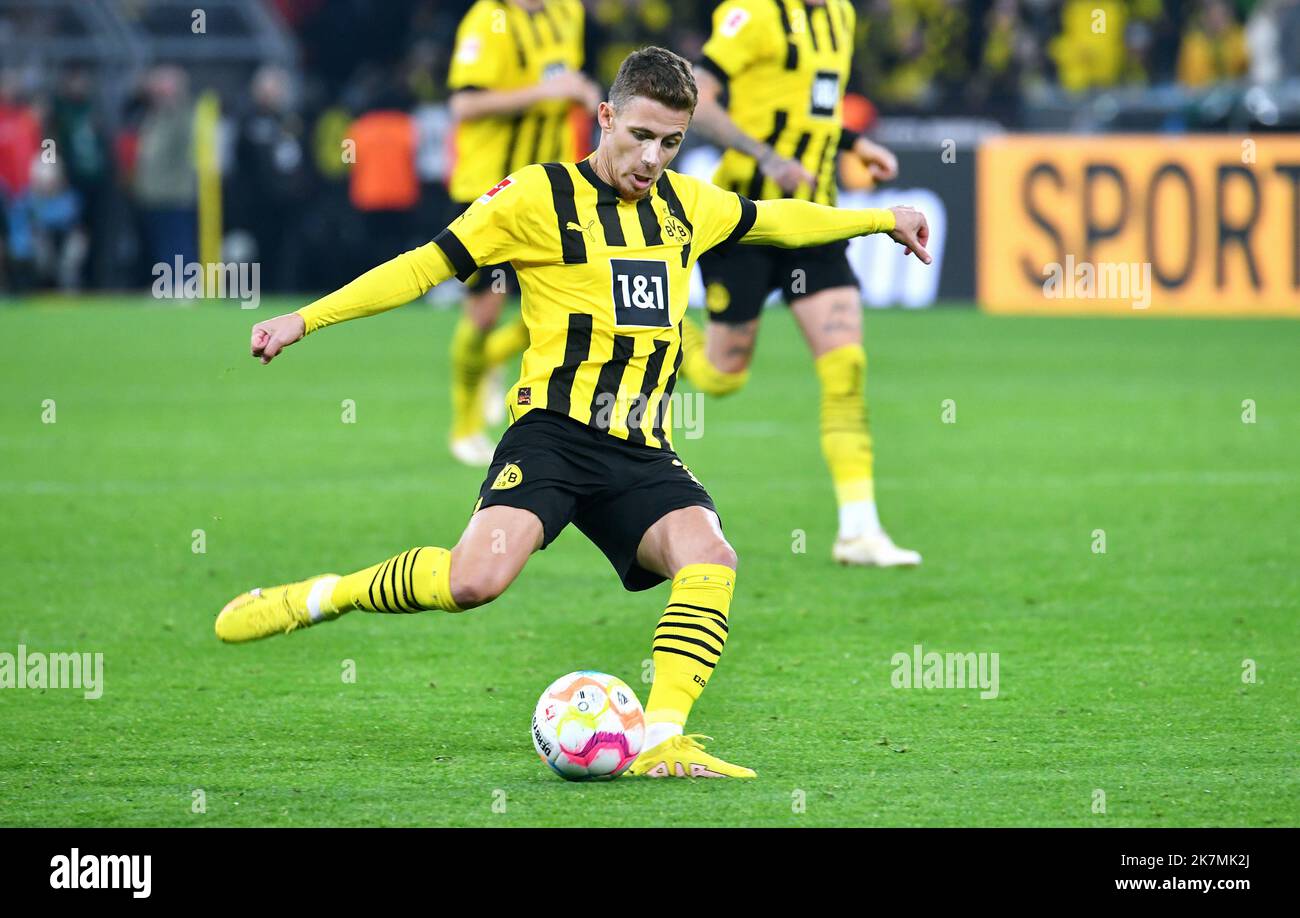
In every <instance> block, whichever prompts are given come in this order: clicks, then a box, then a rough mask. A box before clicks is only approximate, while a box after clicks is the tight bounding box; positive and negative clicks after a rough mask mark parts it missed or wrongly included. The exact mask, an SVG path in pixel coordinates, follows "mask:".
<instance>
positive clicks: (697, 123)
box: [691, 66, 817, 194]
mask: <svg viewBox="0 0 1300 918" xmlns="http://www.w3.org/2000/svg"><path fill="white" fill-rule="evenodd" d="M695 85H696V86H697V87H698V89H699V102H698V103H697V104H696V106H695V114H694V115H693V116H692V118H691V127H692V128H694V129H695V130H697V131H698V132H699V133H701V134H703V135H704V136H705V137H706V138H707V139H709V140H711V141H713V142H714V143H716V144H718V145H719V146H721V147H722V148H723V149H724V150H738V151H740V152H741V153H744V154H745V155H747V156H752V157H754V159H756V160H757V161H758V167H759V168H760V169H761V170H763V175H765V176H766V177H767V178H770V179H771V180H772V181H774V182H776V184H777V186H778V187H780V189H781V190H782V191H784V192H785V193H786V194H794V193H795V192H796V191H797V190H798V189H799V187H800V186H806V187H809V188H811V187H813V186H814V185H816V184H817V176H815V175H813V174H812V173H811V172H809V171H808V170H807V169H805V168H804V167H803V165H802V164H801V163H800V162H799V161H798V160H795V159H787V158H786V157H784V156H780V155H778V154H777V152H776V150H774V149H772V148H771V147H770V146H768V145H767V144H765V143H763V141H761V140H758V139H757V138H754V137H750V136H749V135H748V134H746V133H745V132H744V131H742V130H741V129H740V127H739V126H738V125H737V124H736V122H735V121H733V120H732V118H731V115H729V114H728V113H727V110H726V109H724V108H723V107H722V104H721V102H720V101H719V99H720V97H721V95H722V83H721V82H719V80H718V78H717V77H716V76H714V75H713V74H712V73H710V72H709V71H708V70H706V69H704V68H703V67H699V66H697V67H696V68H695Z"/></svg>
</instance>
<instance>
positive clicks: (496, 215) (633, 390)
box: [298, 160, 894, 448]
mask: <svg viewBox="0 0 1300 918" xmlns="http://www.w3.org/2000/svg"><path fill="white" fill-rule="evenodd" d="M893 229H894V215H893V213H892V212H890V211H888V210H874V209H854V208H839V207H826V206H823V205H820V204H816V203H813V202H810V201H797V200H770V201H758V202H754V201H751V200H750V199H749V198H747V197H745V196H744V195H741V194H735V193H733V192H730V191H727V190H725V189H723V188H719V187H718V186H717V185H713V184H710V183H709V182H705V181H701V180H700V179H696V178H692V177H690V176H686V175H679V174H678V173H676V172H672V171H665V172H664V174H663V175H662V176H660V178H659V180H658V182H656V183H655V185H654V186H653V188H652V189H651V192H650V194H649V195H648V196H647V197H645V198H642V199H640V200H637V201H625V200H623V199H622V198H620V197H619V196H618V194H617V193H616V192H615V190H614V189H613V188H612V187H611V186H609V185H608V184H606V183H605V182H604V181H603V180H602V179H601V178H600V177H599V176H598V175H597V174H596V172H595V170H594V169H593V168H592V166H591V162H590V160H586V161H583V162H579V163H558V162H553V163H542V164H540V165H531V166H525V167H524V168H522V169H520V170H519V171H517V172H515V173H513V174H511V175H509V176H507V177H506V178H504V179H502V180H501V181H500V182H498V183H497V184H496V185H495V186H493V187H492V188H490V189H489V190H488V191H487V192H485V193H484V194H483V195H482V196H481V197H479V198H478V199H477V200H476V201H474V202H473V203H472V204H471V205H470V206H469V207H468V208H467V209H466V210H465V212H464V213H462V214H461V215H460V216H459V217H457V218H456V219H455V220H454V221H452V223H451V225H450V226H448V227H447V228H446V229H445V230H443V231H442V232H441V233H439V234H438V235H437V236H435V237H434V239H433V241H432V242H429V243H427V244H425V245H422V246H420V247H419V248H416V249H412V250H411V251H409V252H403V253H402V254H401V255H398V256H397V257H396V258H393V259H390V260H389V261H386V262H384V263H383V264H382V265H379V266H378V267H375V268H372V269H371V270H369V271H367V272H366V273H365V274H363V275H361V276H360V277H358V278H357V279H356V280H354V281H352V282H351V283H349V284H347V285H346V286H344V287H341V288H340V289H338V290H335V291H334V292H333V293H330V294H328V295H326V296H324V297H321V298H320V299H319V300H317V301H316V302H314V303H312V304H310V305H308V306H304V307H303V308H302V309H299V310H298V315H300V316H301V317H302V320H303V332H304V334H311V333H312V332H315V331H317V330H319V329H321V328H325V327H326V326H329V325H333V324H334V323H336V322H343V321H346V320H348V319H355V318H360V317H362V316H370V315H375V314H377V313H380V312H383V311H385V310H388V309H392V308H394V307H396V306H401V305H402V304H403V303H407V302H410V301H411V300H413V299H414V298H415V297H417V296H419V295H420V294H422V293H424V292H425V291H427V290H428V289H429V288H430V287H433V286H434V285H436V284H440V283H442V282H443V281H445V280H448V279H450V278H451V277H459V278H460V279H461V280H464V279H466V278H468V277H469V276H470V275H472V274H473V273H474V272H475V271H477V270H478V269H479V268H481V267H483V266H485V265H494V264H499V263H501V262H509V263H510V264H511V265H513V266H514V268H515V271H516V272H517V273H518V275H519V286H520V289H521V291H522V295H523V297H522V298H523V302H522V310H523V317H524V321H525V323H526V324H527V326H528V337H529V345H528V350H527V351H525V352H524V359H523V367H522V370H521V373H520V378H519V381H518V382H517V383H516V384H515V385H514V386H513V387H512V388H511V389H510V392H509V397H508V405H509V407H510V411H511V416H512V420H518V419H519V418H520V417H521V416H523V415H524V414H526V413H527V412H529V411H532V410H533V409H536V408H545V409H548V410H550V411H555V412H559V413H560V414H565V415H568V416H569V417H571V418H575V419H577V420H578V421H581V422H583V423H584V424H588V425H590V426H592V427H595V428H597V429H599V430H602V431H605V432H607V433H609V434H612V435H613V436H616V437H620V438H622V439H625V440H628V441H629V442H632V443H638V444H643V445H646V446H649V447H655V448H670V447H671V442H670V438H671V430H672V402H671V398H672V394H673V387H674V384H675V382H676V380H677V370H678V368H679V367H680V366H681V362H682V349H681V348H682V339H681V322H682V318H683V315H684V314H685V312H686V301H687V296H688V293H689V285H690V277H691V271H692V270H693V269H694V266H695V262H696V260H697V259H698V258H699V257H700V255H702V254H703V253H704V252H706V251H708V250H709V249H712V248H714V247H716V246H722V245H730V244H732V243H734V242H744V243H751V244H754V245H776V246H782V247H785V248H796V247H805V246H816V245H825V244H826V243H829V242H836V241H838V240H841V239H851V238H852V237H854V236H861V235H864V234H867V233H876V232H888V231H890V230H893Z"/></svg>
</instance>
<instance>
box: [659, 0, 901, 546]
mask: <svg viewBox="0 0 1300 918" xmlns="http://www.w3.org/2000/svg"><path fill="white" fill-rule="evenodd" d="M855 18H856V17H855V14H854V10H853V4H852V3H850V2H849V0H808V2H807V3H804V2H803V0H730V2H727V3H723V4H722V5H721V6H719V7H718V9H717V10H716V11H715V13H714V19H713V33H712V35H711V36H710V37H709V40H708V42H707V43H705V45H704V48H703V57H702V59H701V61H700V63H699V65H698V66H697V68H696V72H695V76H696V80H697V82H698V84H699V91H700V107H699V111H698V112H697V113H696V116H695V121H696V125H697V127H698V128H699V130H700V131H701V132H702V133H703V134H704V135H705V136H706V137H708V138H709V139H711V140H713V141H714V142H715V143H718V144H719V145H721V146H722V147H723V149H724V150H725V151H726V152H725V153H724V155H723V157H722V162H721V163H720V164H719V166H718V170H717V173H716V174H715V175H714V177H713V181H714V182H715V183H716V184H717V185H719V186H721V187H722V188H726V189H728V190H730V191H734V192H737V193H738V194H743V195H745V196H746V197H748V198H751V199H754V200H765V199H777V198H783V197H795V198H804V199H807V200H811V201H815V202H818V203H821V204H828V205H833V204H834V203H835V195H836V189H835V156H836V152H837V151H839V150H845V151H848V152H850V153H852V154H853V155H854V156H856V157H858V158H860V159H861V160H862V161H863V162H864V163H865V164H866V165H867V168H868V170H869V171H870V173H871V174H872V175H873V176H874V177H875V178H877V179H888V178H893V177H894V175H896V174H897V170H898V164H897V161H896V160H895V159H894V156H893V154H891V153H890V152H889V151H888V150H886V149H884V148H883V147H880V146H877V145H876V144H874V143H872V142H871V141H869V140H867V139H866V138H865V137H860V136H858V135H856V134H854V133H852V132H850V131H847V130H844V129H842V128H841V125H840V112H841V108H842V101H843V97H844V89H845V81H846V80H847V78H848V74H849V65H850V61H851V59H852V56H853V34H854V22H855ZM724 93H725V94H726V95H727V97H728V100H727V106H728V107H727V108H726V109H724V108H723V107H722V104H721V102H720V99H721V97H722V96H723V94H724ZM760 138H761V139H760ZM847 251H848V242H847V241H844V240H837V241H834V242H830V243H827V244H825V245H819V246H814V247H810V248H801V249H799V250H798V251H787V250H785V249H782V248H779V247H776V246H770V245H767V246H744V247H737V248H734V249H732V250H730V251H726V252H723V251H718V252H711V253H709V254H707V255H704V256H703V257H702V258H701V259H700V270H701V273H702V274H703V277H704V283H705V296H706V301H705V302H706V306H707V307H708V313H709V323H708V332H707V335H702V334H701V333H700V331H699V330H698V329H697V328H696V327H695V325H694V323H692V322H691V321H690V320H687V323H686V326H685V328H684V329H683V331H684V333H685V336H686V359H685V363H684V365H683V368H682V371H683V373H685V375H686V378H687V379H688V380H690V382H691V383H692V385H694V386H695V387H696V388H697V389H699V390H701V391H703V392H706V393H709V394H711V395H727V394H729V393H731V392H735V391H736V390H737V389H739V388H740V387H741V386H743V385H744V384H745V381H746V380H747V379H748V378H749V364H750V360H751V358H752V356H753V353H754V343H755V341H756V339H757V337H758V320H759V316H760V313H761V312H762V308H763V302H764V301H765V300H766V299H767V296H768V294H769V293H771V292H772V290H773V288H778V287H779V288H780V289H781V290H782V291H783V292H784V294H785V301H786V302H787V303H788V304H789V305H790V310H791V312H793V313H794V317H795V321H796V322H798V323H799V328H800V329H801V330H802V332H803V335H804V338H805V339H806V340H807V342H808V346H809V348H810V349H811V350H812V353H813V357H814V363H815V366H816V371H817V379H818V381H819V383H820V385H821V446H822V454H823V456H824V457H825V459H826V464H827V466H828V467H829V469H830V473H831V481H832V483H833V484H834V486H835V497H836V501H837V503H838V504H839V532H838V535H837V537H836V540H835V545H834V547H833V549H832V551H831V555H832V557H833V558H834V559H835V560H836V561H839V562H840V563H841V564H859V565H875V566H880V567H893V566H898V565H908V566H910V565H916V564H920V563H921V556H920V554H919V553H917V552H915V551H911V550H908V549H904V548H899V547H898V546H896V545H895V544H894V542H893V540H892V539H891V538H890V537H889V536H888V534H886V532H885V530H884V529H883V527H882V526H881V525H880V519H879V517H878V516H877V513H876V500H875V484H874V479H873V474H872V462H873V457H872V446H871V433H870V429H869V427H868V424H867V406H866V398H865V394H864V392H863V388H864V382H865V377H866V372H867V355H866V351H865V350H864V349H863V347H862V303H861V300H860V298H859V293H858V281H857V278H856V277H855V276H854V274H853V269H852V268H851V267H850V266H849V261H848V257H847V254H846V253H847Z"/></svg>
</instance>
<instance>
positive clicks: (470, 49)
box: [456, 35, 483, 64]
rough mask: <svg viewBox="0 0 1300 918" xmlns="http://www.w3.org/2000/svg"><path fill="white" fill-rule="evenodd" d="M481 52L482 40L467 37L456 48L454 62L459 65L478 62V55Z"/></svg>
mask: <svg viewBox="0 0 1300 918" xmlns="http://www.w3.org/2000/svg"><path fill="white" fill-rule="evenodd" d="M482 52H483V39H481V38H479V37H478V36H477V35H467V36H465V38H464V39H463V40H462V41H461V43H460V44H459V45H457V46H456V61H457V63H461V64H472V63H474V62H475V61H477V60H478V58H479V55H480V54H481V53H482Z"/></svg>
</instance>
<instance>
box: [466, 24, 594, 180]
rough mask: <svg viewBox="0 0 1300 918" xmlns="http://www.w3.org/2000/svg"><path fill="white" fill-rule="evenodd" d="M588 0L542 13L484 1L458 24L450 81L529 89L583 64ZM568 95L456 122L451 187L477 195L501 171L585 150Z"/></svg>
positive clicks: (570, 156)
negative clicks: (572, 123) (579, 146)
mask: <svg viewBox="0 0 1300 918" xmlns="http://www.w3.org/2000/svg"><path fill="white" fill-rule="evenodd" d="M582 30H583V9H582V3H581V2H580V0H545V2H544V3H543V5H542V7H541V8H540V9H539V10H536V11H532V12H530V11H528V10H525V9H524V8H523V7H522V6H520V5H518V4H516V3H512V2H510V0H478V2H477V3H475V4H474V5H473V6H472V7H470V10H469V12H468V13H466V14H465V18H464V19H462V20H461V23H460V27H459V28H458V29H457V30H456V45H455V50H454V51H453V52H452V61H451V70H450V73H449V74H448V78H447V84H448V87H449V88H450V89H452V90H453V91H455V90H461V89H486V90H497V91H507V90H512V89H523V88H525V87H527V86H532V85H535V84H537V83H540V82H542V81H543V80H546V79H548V78H550V77H552V76H554V75H556V74H558V73H562V72H563V71H565V70H579V69H581V67H582V61H583V56H582ZM570 105H571V103H570V102H569V100H568V99H553V100H549V101H545V102H538V103H537V104H535V105H533V106H531V107H530V108H528V109H526V110H524V111H522V112H515V113H512V114H504V115H490V116H488V117H484V118H476V119H474V120H472V121H463V122H461V123H460V124H459V125H458V126H457V128H456V138H455V165H454V166H453V168H452V176H451V182H450V187H449V191H450V194H451V198H452V200H454V201H457V202H460V203H465V202H468V201H472V200H474V199H475V198H477V197H478V196H479V195H481V194H483V192H484V191H486V190H487V189H489V188H491V187H492V185H493V184H494V183H496V182H497V181H498V180H500V178H501V176H503V175H509V174H510V173H511V172H514V171H516V170H517V169H519V168H521V167H523V166H525V165H527V164H529V163H538V162H544V161H548V160H553V159H558V160H570V159H573V158H574V157H575V156H576V155H577V150H576V138H575V137H574V136H573V131H572V129H571V128H570V124H569V109H570Z"/></svg>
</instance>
